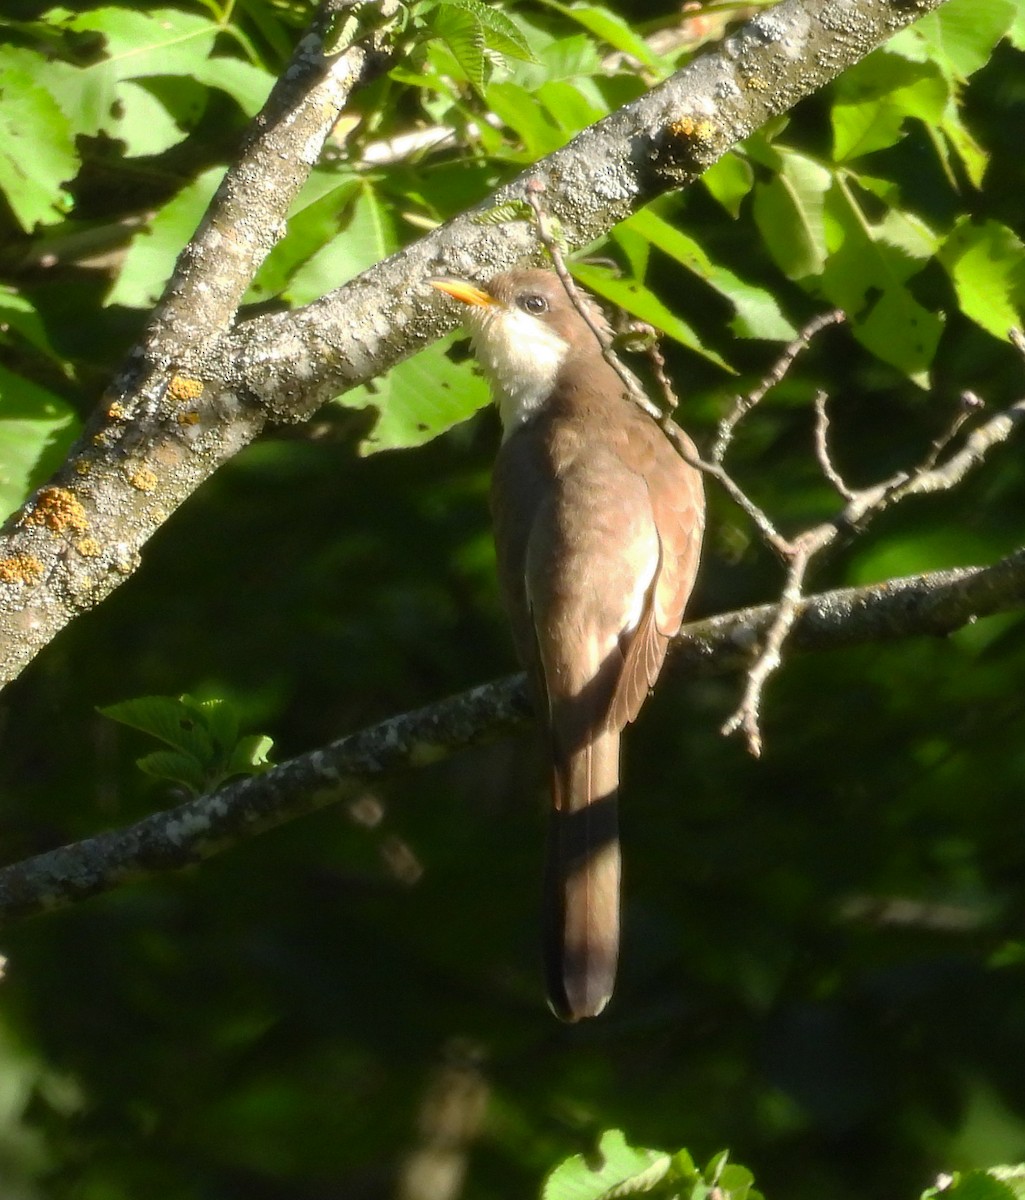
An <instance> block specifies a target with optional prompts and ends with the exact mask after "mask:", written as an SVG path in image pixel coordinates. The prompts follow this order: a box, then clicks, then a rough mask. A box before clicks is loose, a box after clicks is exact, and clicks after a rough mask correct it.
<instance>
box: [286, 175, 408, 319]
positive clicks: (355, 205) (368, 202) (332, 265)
mask: <svg viewBox="0 0 1025 1200" xmlns="http://www.w3.org/2000/svg"><path fill="white" fill-rule="evenodd" d="M397 248H398V237H397V236H396V233H395V223H394V218H393V217H392V213H391V209H390V206H389V205H388V204H387V203H385V202H384V201H383V200H382V198H381V196H380V195H379V194H378V192H377V190H376V189H375V188H374V186H373V185H372V184H371V183H370V182H363V183H361V185H360V186H359V188H358V190H357V191H356V194H355V198H354V199H353V201H352V202H351V204H350V205H349V210H348V214H347V216H346V217H345V219H344V223H343V225H342V227H341V229H340V231H339V232H338V234H337V236H335V237H333V238H332V239H331V240H330V241H328V242H327V243H326V244H325V245H324V246H323V247H322V248H321V249H320V250H318V251H317V252H316V253H315V254H313V255H311V256H310V258H309V259H308V260H307V261H306V262H305V263H303V265H302V266H301V267H299V268H298V269H297V270H296V272H295V274H294V275H293V276H292V279H291V282H290V283H289V284H288V287H287V288H286V289H285V296H286V297H287V298H288V299H289V300H290V301H291V302H292V303H293V304H308V303H309V302H310V301H311V300H316V299H317V298H318V297H319V296H323V295H325V294H326V293H327V292H330V291H331V290H332V289H334V288H336V287H341V285H342V284H343V283H345V282H347V281H348V280H349V279H353V278H354V277H355V276H357V275H358V274H359V273H360V272H361V271H365V270H366V269H367V267H371V266H373V265H374V263H376V262H380V260H381V259H382V258H386V257H387V256H388V255H389V254H391V252H392V251H393V250H395V249H397Z"/></svg>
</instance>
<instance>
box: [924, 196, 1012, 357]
mask: <svg viewBox="0 0 1025 1200" xmlns="http://www.w3.org/2000/svg"><path fill="white" fill-rule="evenodd" d="M939 260H940V262H941V263H942V264H943V266H944V267H945V268H946V270H947V271H948V273H949V274H950V278H951V279H952V281H953V283H954V288H955V290H956V291H957V298H958V301H959V302H960V304H961V310H962V312H964V314H965V315H966V316H968V317H971V319H972V320H973V321H975V322H976V323H977V324H978V325H981V326H982V328H983V329H985V330H988V331H989V332H990V333H991V334H993V336H994V337H998V338H1000V339H1004V338H1006V337H1007V333H1008V330H1010V329H1011V328H1012V326H1014V327H1017V326H1020V325H1021V323H1022V312H1023V310H1025V246H1023V245H1022V242H1021V240H1020V239H1019V238H1018V237H1016V236H1015V234H1013V233H1012V232H1011V230H1010V229H1008V228H1007V226H1006V225H1001V224H1000V222H999V221H985V222H983V223H982V224H980V225H976V224H974V223H973V222H972V220H971V218H970V217H967V216H966V217H962V218H961V219H960V220H959V221H958V222H957V224H956V225H955V226H954V229H953V230H952V232H951V233H950V236H949V237H948V238H947V240H946V241H945V242H944V244H943V246H942V247H941V248H940V252H939Z"/></svg>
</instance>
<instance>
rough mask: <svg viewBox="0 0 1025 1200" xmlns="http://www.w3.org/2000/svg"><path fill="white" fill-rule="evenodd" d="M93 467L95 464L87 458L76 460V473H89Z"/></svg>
mask: <svg viewBox="0 0 1025 1200" xmlns="http://www.w3.org/2000/svg"><path fill="white" fill-rule="evenodd" d="M92 469H93V465H92V463H91V462H90V461H89V460H88V459H87V458H80V459H78V460H77V461H76V462H75V474H76V475H88V474H89V472H90V471H91V470H92Z"/></svg>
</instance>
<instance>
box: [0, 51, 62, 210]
mask: <svg viewBox="0 0 1025 1200" xmlns="http://www.w3.org/2000/svg"><path fill="white" fill-rule="evenodd" d="M26 55H27V52H17V53H11V52H9V51H0V191H3V193H4V195H5V196H6V197H7V203H8V204H9V205H10V208H11V212H12V213H13V214H14V217H15V220H17V222H18V224H19V225H20V226H21V227H22V229H24V230H25V232H26V233H31V232H32V230H33V229H34V228H35V227H36V225H47V224H53V223H54V222H56V221H58V220H60V218H61V216H62V215H63V213H64V211H65V209H66V208H67V207H68V197H67V194H66V193H65V192H64V190H63V185H64V184H65V183H66V182H68V181H69V180H71V179H73V178H74V177H75V175H76V174H77V173H78V166H79V160H78V155H77V154H76V151H75V145H74V140H73V133H72V128H71V125H70V122H69V120H68V118H67V117H66V116H65V115H64V112H63V111H62V110H61V108H60V106H59V105H58V104H57V102H56V101H55V100H54V98H53V96H52V95H51V94H50V92H49V91H48V90H47V88H45V87H43V86H42V85H41V84H39V83H38V82H37V80H36V79H35V78H34V77H33V76H32V75H31V74H30V73H29V72H28V71H27V70H26V69H25V66H24V63H25V62H26V61H27V60H26ZM31 57H35V58H38V59H39V62H40V63H41V64H45V60H44V59H42V57H41V56H31ZM41 73H42V72H41Z"/></svg>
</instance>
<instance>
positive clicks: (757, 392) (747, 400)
mask: <svg viewBox="0 0 1025 1200" xmlns="http://www.w3.org/2000/svg"><path fill="white" fill-rule="evenodd" d="M846 319H847V318H846V316H845V315H844V313H843V312H842V311H841V310H840V309H838V308H837V309H833V310H832V311H831V312H824V313H819V314H818V316H815V317H812V319H811V320H810V321H809V322H808V323H807V325H805V326H804V327H803V328H802V329H801V330H799V331H798V334H797V337H795V338H794V340H793V341H792V342H790V343H788V344H787V346H786V347H785V348H784V350H783V353H782V354H781V355H780V356H779V358H778V359H777V360H776V362H775V365H774V366H773V368H772V370H771V371H770V372H769V373H768V375H766V376H765V378H764V379H763V380H762V381H761V383H759V384H758V386H757V387H756V388H755V389H754V390H753V391H751V392H748V393H747V395H746V396H738V397H737V398H736V399H735V400H734V402H733V407H732V408H731V409H730V411H729V412H728V413H727V414H726V416H725V417H723V419H722V420H721V421H720V422H719V428H718V430H717V432H716V437H715V442H714V444H713V446H712V462H716V463H721V462H722V460H723V459H724V458H725V457H726V451H727V450H728V449H729V446H730V442H731V441H732V440H733V431H734V430H735V429H736V427H737V425H738V424H739V422H740V421H741V420H742V419H743V418H744V417H745V416H747V414H748V413H749V412H750V411H751V409H752V408H754V407H755V406H756V405H758V404H760V403H761V402H762V400H764V398H765V396H766V394H767V393H768V392H770V391H771V390H772V389H773V388H774V387H775V386H776V385H777V384H778V383H780V382H782V380H783V378H784V377H785V375H786V373H787V372H788V371H789V370H790V368H791V367H792V366H793V365H794V362H795V360H796V359H797V357H798V355H799V354H801V353H802V352H803V351H805V350H807V348H808V345H809V343H810V342H811V340H812V338H813V337H815V335H816V334H817V333H820V332H821V331H822V330H823V329H826V328H827V327H828V326H830V325H839V324H841V322H843V321H845V320H846Z"/></svg>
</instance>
